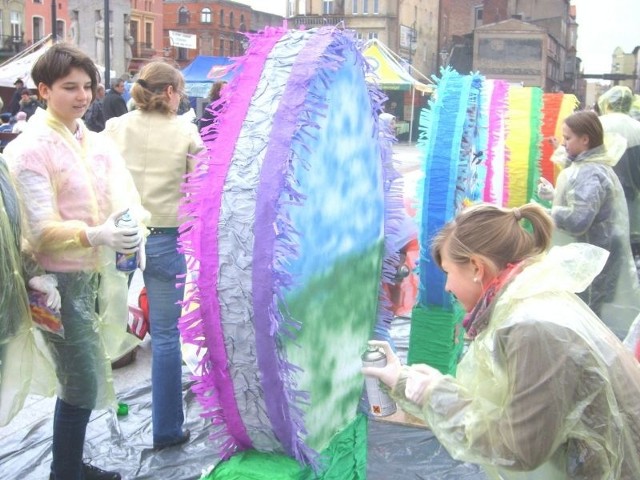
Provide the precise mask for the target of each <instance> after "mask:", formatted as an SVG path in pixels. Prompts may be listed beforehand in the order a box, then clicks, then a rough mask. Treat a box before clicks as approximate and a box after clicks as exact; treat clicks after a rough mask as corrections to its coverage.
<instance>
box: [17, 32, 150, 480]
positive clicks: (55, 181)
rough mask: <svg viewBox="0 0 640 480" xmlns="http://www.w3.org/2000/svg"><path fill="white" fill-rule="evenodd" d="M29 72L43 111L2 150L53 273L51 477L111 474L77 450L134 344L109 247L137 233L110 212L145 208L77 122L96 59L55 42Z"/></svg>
mask: <svg viewBox="0 0 640 480" xmlns="http://www.w3.org/2000/svg"><path fill="white" fill-rule="evenodd" d="M31 77H32V78H33V81H34V82H35V84H36V85H37V88H38V93H39V94H40V96H41V97H42V98H44V99H45V100H46V102H47V110H46V111H45V110H42V109H39V110H38V112H37V113H36V114H35V115H34V116H33V117H32V118H31V120H30V121H29V129H27V131H25V132H24V133H22V134H21V135H20V136H19V138H17V139H16V140H14V141H13V142H11V143H10V144H9V146H8V147H7V148H6V149H5V155H6V157H7V159H8V163H9V166H10V169H11V171H12V174H13V177H14V179H15V184H16V187H17V190H18V193H19V195H20V197H21V200H22V202H23V207H24V211H25V217H26V222H25V226H26V229H25V230H26V231H25V236H26V238H27V240H28V241H29V244H30V246H31V248H32V250H33V252H34V255H35V257H36V260H37V262H38V264H39V265H40V266H41V267H42V268H44V269H45V270H46V271H47V272H49V273H50V274H52V275H54V276H55V278H56V279H57V283H58V288H59V291H60V295H61V301H62V306H61V319H62V324H63V327H64V338H63V337H61V336H59V335H56V334H53V333H45V338H46V341H47V347H48V349H49V351H50V353H51V355H52V357H53V360H54V362H55V366H56V373H57V377H58V388H57V396H58V399H57V402H56V407H55V414H54V426H53V430H54V431H53V446H52V453H53V462H52V465H51V477H50V478H52V479H55V480H60V479H64V480H71V479H85V478H86V479H96V478H99V479H111V480H117V479H119V478H120V475H119V474H118V473H116V472H107V471H103V470H101V469H99V468H97V467H95V466H93V465H89V464H84V463H83V461H82V453H83V444H84V437H85V432H86V428H87V424H88V422H89V417H90V415H91V411H92V410H93V409H101V408H108V407H113V406H115V405H116V399H115V393H114V390H113V382H112V378H111V360H112V359H116V358H118V356H119V355H121V354H122V353H124V352H127V351H129V350H130V349H131V348H132V346H133V345H135V344H136V343H137V339H136V338H135V337H133V336H132V335H129V334H127V333H126V323H127V318H128V317H127V276H126V275H125V274H123V273H121V272H117V271H116V270H115V267H114V264H115V252H116V251H119V252H123V253H132V252H136V251H138V249H140V248H141V246H142V245H143V243H142V242H141V239H142V234H143V232H142V228H118V227H117V225H116V223H115V221H116V219H117V218H118V216H119V215H120V214H122V213H124V211H126V209H127V208H129V209H130V210H131V213H132V214H133V215H136V216H137V217H138V221H139V222H143V221H144V220H145V218H144V211H143V209H142V208H141V207H140V199H139V195H138V193H137V192H136V190H135V187H134V184H133V180H132V178H131V175H130V174H129V172H128V171H127V169H126V168H125V166H124V160H123V159H122V157H121V156H120V155H119V153H118V152H117V150H116V149H115V146H113V145H112V144H111V143H110V142H109V141H108V140H106V139H103V138H102V137H100V136H99V135H98V134H96V133H94V132H91V131H89V130H88V129H87V128H86V127H85V126H84V124H83V123H82V121H80V118H81V117H82V115H83V114H84V113H85V111H86V109H87V107H88V106H89V104H90V103H91V99H92V96H93V95H94V94H95V90H96V87H97V85H98V71H97V69H96V67H95V65H94V64H93V61H92V60H91V59H90V58H89V57H88V56H87V55H85V54H84V53H82V52H81V51H80V50H78V49H76V48H74V47H71V46H69V45H65V44H57V45H54V46H52V47H51V48H49V50H47V51H46V52H45V53H44V54H43V55H42V56H41V57H40V58H39V59H38V60H37V61H36V63H35V64H34V66H33V69H32V72H31ZM139 258H140V259H141V261H142V262H143V261H144V252H142V251H140V252H139ZM141 267H143V265H142V264H141ZM96 298H98V304H99V306H100V315H98V314H96V311H95V307H96Z"/></svg>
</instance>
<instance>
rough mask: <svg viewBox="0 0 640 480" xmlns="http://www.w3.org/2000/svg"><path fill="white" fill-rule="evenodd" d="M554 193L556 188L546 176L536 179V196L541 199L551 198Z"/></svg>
mask: <svg viewBox="0 0 640 480" xmlns="http://www.w3.org/2000/svg"><path fill="white" fill-rule="evenodd" d="M555 194H556V189H555V188H553V184H552V183H551V182H550V181H549V180H547V179H546V178H543V177H540V180H539V181H538V197H540V199H541V200H549V201H551V200H553V196H554V195H555Z"/></svg>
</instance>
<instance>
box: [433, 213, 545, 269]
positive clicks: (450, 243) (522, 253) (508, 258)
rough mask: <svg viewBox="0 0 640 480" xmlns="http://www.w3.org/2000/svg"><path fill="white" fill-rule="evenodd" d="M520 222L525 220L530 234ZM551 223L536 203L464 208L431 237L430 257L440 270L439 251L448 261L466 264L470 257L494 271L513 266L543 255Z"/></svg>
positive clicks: (440, 258)
mask: <svg viewBox="0 0 640 480" xmlns="http://www.w3.org/2000/svg"><path fill="white" fill-rule="evenodd" d="M521 220H528V221H529V223H530V224H531V227H532V230H533V233H530V232H529V231H527V230H526V229H525V228H524V226H523V225H522V223H521ZM552 231H553V220H552V219H551V216H550V215H548V214H547V212H546V211H545V210H544V209H543V208H542V207H541V206H540V205H538V204H536V203H528V204H526V205H523V206H522V207H518V208H501V207H497V206H495V205H490V204H486V203H485V204H478V205H473V206H471V207H468V208H466V209H464V210H463V211H462V212H460V213H459V214H458V215H457V216H456V218H455V219H454V220H453V221H451V222H450V223H448V224H447V225H445V226H444V228H443V229H442V230H441V231H440V232H439V233H438V234H437V235H436V236H435V237H434V239H433V242H432V244H431V255H432V256H433V258H434V260H435V261H436V263H437V264H438V266H440V267H442V252H443V250H444V249H445V248H446V249H447V256H448V258H449V259H450V260H451V261H453V262H455V263H459V264H466V263H468V262H469V261H470V259H471V257H472V256H480V257H482V258H484V259H485V260H486V261H488V262H489V263H490V264H491V267H492V268H494V269H495V271H496V272H499V271H501V270H502V269H504V268H505V267H506V266H507V265H508V264H510V263H517V262H519V261H521V260H524V259H526V258H529V257H533V256H535V255H538V254H540V253H543V252H545V251H547V250H548V249H549V246H550V244H551V233H552Z"/></svg>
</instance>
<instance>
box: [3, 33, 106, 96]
mask: <svg viewBox="0 0 640 480" xmlns="http://www.w3.org/2000/svg"><path fill="white" fill-rule="evenodd" d="M51 45H53V41H52V40H51V35H47V36H46V37H44V38H43V39H42V40H40V41H38V42H36V43H34V44H33V45H31V46H30V47H28V48H26V49H24V50H23V51H21V52H19V53H17V54H16V55H14V56H13V57H11V58H9V59H8V60H7V61H5V62H4V63H3V64H2V65H0V87H10V88H13V83H14V82H15V81H16V79H18V78H21V79H22V81H23V82H24V86H25V87H27V88H30V89H35V88H36V85H35V84H34V83H33V80H32V79H31V68H32V67H33V64H34V63H35V62H36V60H38V58H40V57H41V56H42V54H43V53H44V52H46V51H47V50H48V49H49V47H51ZM96 67H97V68H98V72H99V73H100V76H101V77H102V75H103V74H104V67H102V66H100V65H97V64H96ZM110 78H116V72H114V71H113V70H111V77H110ZM105 86H106V87H107V88H109V85H105Z"/></svg>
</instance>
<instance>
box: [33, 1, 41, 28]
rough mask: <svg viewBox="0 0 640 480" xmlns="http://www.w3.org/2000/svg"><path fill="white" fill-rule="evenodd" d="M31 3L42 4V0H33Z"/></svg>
mask: <svg viewBox="0 0 640 480" xmlns="http://www.w3.org/2000/svg"><path fill="white" fill-rule="evenodd" d="M33 3H39V4H42V0H33ZM34 37H35V35H34Z"/></svg>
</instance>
